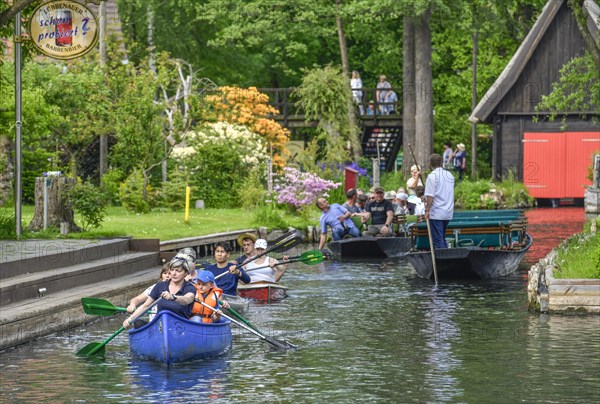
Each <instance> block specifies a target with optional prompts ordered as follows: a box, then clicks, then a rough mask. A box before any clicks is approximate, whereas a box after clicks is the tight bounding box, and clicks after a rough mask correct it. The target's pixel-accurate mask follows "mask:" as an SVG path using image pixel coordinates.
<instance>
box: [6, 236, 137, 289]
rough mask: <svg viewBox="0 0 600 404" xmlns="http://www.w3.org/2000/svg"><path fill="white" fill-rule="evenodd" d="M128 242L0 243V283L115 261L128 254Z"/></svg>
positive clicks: (51, 241)
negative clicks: (109, 259)
mask: <svg viewBox="0 0 600 404" xmlns="http://www.w3.org/2000/svg"><path fill="white" fill-rule="evenodd" d="M130 242H131V240H130V239H128V238H120V239H109V240H26V241H1V242H0V257H1V263H0V280H4V279H9V278H13V277H15V276H20V275H27V274H31V273H34V272H39V271H47V270H51V269H56V268H64V267H68V266H72V265H77V264H82V263H88V262H91V261H96V260H102V259H105V258H109V257H115V256H117V255H120V254H125V253H126V252H127V251H129V250H130V249H131V247H130ZM146 251H148V249H146Z"/></svg>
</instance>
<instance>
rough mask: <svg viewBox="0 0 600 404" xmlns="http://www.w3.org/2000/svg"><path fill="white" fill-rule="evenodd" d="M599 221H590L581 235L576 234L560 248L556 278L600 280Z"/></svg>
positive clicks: (556, 262) (555, 272)
mask: <svg viewBox="0 0 600 404" xmlns="http://www.w3.org/2000/svg"><path fill="white" fill-rule="evenodd" d="M598 222H600V220H598V219H592V220H591V221H589V222H588V223H587V224H586V226H585V229H584V231H583V232H582V233H580V234H575V235H573V236H571V237H570V238H568V239H567V240H565V241H563V242H562V243H561V244H560V245H559V246H558V256H557V259H556V261H555V264H556V265H557V269H556V270H555V271H554V277H555V278H561V279H600V232H598V228H597V227H598V224H597V223H598Z"/></svg>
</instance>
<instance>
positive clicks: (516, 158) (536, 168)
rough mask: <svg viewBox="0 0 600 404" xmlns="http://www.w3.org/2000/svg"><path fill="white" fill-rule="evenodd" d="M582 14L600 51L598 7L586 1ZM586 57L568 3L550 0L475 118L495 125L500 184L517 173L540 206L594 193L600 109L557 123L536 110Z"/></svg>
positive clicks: (566, 114) (566, 113) (494, 162)
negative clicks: (572, 64)
mask: <svg viewBox="0 0 600 404" xmlns="http://www.w3.org/2000/svg"><path fill="white" fill-rule="evenodd" d="M582 9H583V12H584V14H585V15H586V17H587V19H588V21H587V29H588V32H589V33H590V34H591V36H592V37H593V38H594V40H595V43H596V44H598V25H599V24H600V23H599V21H598V14H599V7H598V5H597V3H596V2H594V1H592V0H586V1H585V2H584V4H583V7H582ZM585 51H586V43H585V41H584V38H583V37H582V35H581V33H580V31H579V28H578V26H577V21H576V19H575V16H574V15H573V11H572V10H571V9H570V8H569V6H568V4H567V1H566V0H549V1H548V3H547V4H546V5H545V7H544V9H543V11H542V13H541V14H540V16H539V18H538V20H537V22H536V23H535V24H534V26H533V27H532V29H531V31H530V32H529V33H528V35H527V36H526V38H525V40H524V41H523V43H522V44H521V45H520V47H519V48H518V50H517V51H516V53H515V54H514V56H513V57H512V59H511V60H510V62H509V63H508V65H507V66H506V68H505V69H504V71H503V72H502V73H501V74H500V76H499V77H498V79H497V80H496V82H495V83H494V85H493V86H492V87H491V88H490V89H489V90H488V91H487V93H486V94H485V96H484V97H483V99H482V100H481V101H480V102H479V104H478V105H477V106H476V108H475V109H474V110H473V112H472V114H471V116H470V118H469V119H470V120H471V121H472V122H474V123H484V124H490V125H493V158H492V173H493V176H494V178H496V179H499V178H503V177H505V176H507V174H508V173H509V172H513V173H514V174H515V175H516V177H517V178H518V179H519V180H522V181H523V182H524V183H525V185H526V186H527V187H528V190H529V191H530V193H531V195H533V196H534V197H536V198H550V199H553V200H558V199H561V198H583V195H584V191H585V187H586V186H588V185H590V181H589V179H588V178H587V174H588V168H589V167H590V165H591V164H592V155H593V153H594V152H598V151H600V127H599V124H598V121H597V119H599V118H600V116H599V115H600V114H599V108H600V106H596V108H595V110H594V111H563V112H562V113H561V114H559V117H558V118H557V119H556V120H555V121H550V119H549V117H550V113H549V112H539V111H538V112H536V107H537V106H538V104H539V103H540V101H541V100H542V96H544V95H548V94H550V92H551V90H552V85H553V83H555V82H558V80H559V78H560V69H561V68H562V67H563V66H564V65H565V63H567V62H568V61H570V60H571V59H573V58H576V57H579V56H582V55H583V54H584V53H585ZM563 117H564V119H563ZM594 119H596V120H594Z"/></svg>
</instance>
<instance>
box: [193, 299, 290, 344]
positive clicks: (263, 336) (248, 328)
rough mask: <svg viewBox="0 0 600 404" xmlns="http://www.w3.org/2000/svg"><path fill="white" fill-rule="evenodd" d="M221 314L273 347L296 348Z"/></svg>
mask: <svg viewBox="0 0 600 404" xmlns="http://www.w3.org/2000/svg"><path fill="white" fill-rule="evenodd" d="M196 302H198V303H200V304H201V305H203V306H204V307H207V308H209V309H211V310H212V311H217V309H215V308H214V307H212V306H209V305H208V304H206V303H204V302H201V301H199V300H196ZM221 316H223V317H225V318H226V319H228V320H229V321H231V322H232V323H234V324H236V325H238V326H240V327H242V328H243V329H245V330H247V331H250V332H251V333H252V334H254V335H256V336H258V337H259V338H260V339H262V340H263V341H266V342H268V343H269V344H271V345H272V346H274V347H275V348H280V349H290V348H298V346H297V345H294V344H292V343H290V342H288V341H285V340H277V339H275V338H271V337H268V336H266V335H264V334H262V333H260V332H258V331H257V330H254V329H252V328H250V327H248V326H247V325H245V324H242V323H240V322H239V321H237V320H235V319H234V318H231V317H229V316H228V315H227V314H224V313H223V314H221Z"/></svg>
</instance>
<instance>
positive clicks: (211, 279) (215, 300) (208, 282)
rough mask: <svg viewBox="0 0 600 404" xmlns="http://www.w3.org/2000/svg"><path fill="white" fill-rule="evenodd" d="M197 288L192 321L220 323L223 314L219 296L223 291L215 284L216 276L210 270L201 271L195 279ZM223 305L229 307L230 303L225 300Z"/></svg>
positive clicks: (194, 282)
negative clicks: (204, 304)
mask: <svg viewBox="0 0 600 404" xmlns="http://www.w3.org/2000/svg"><path fill="white" fill-rule="evenodd" d="M193 284H194V287H195V288H196V297H195V299H194V306H193V307H192V318H191V320H192V321H197V322H203V323H218V322H219V317H220V314H221V310H220V305H219V298H220V297H221V295H222V294H223V291H222V290H221V289H219V288H218V287H216V286H215V276H214V275H213V273H212V272H210V271H199V272H198V276H197V277H196V279H194V280H193ZM199 302H204V303H206V304H207V305H209V306H210V307H214V308H215V309H217V311H213V310H211V309H209V308H208V307H204V306H203V305H201V304H200V303H199ZM223 307H224V308H228V307H229V304H228V303H227V302H223Z"/></svg>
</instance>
